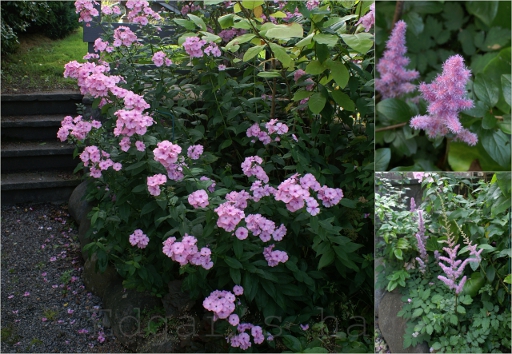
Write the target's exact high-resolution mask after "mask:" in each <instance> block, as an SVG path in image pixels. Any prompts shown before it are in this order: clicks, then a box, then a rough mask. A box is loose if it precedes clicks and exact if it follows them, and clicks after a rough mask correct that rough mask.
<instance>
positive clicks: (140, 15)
mask: <svg viewBox="0 0 512 354" xmlns="http://www.w3.org/2000/svg"><path fill="white" fill-rule="evenodd" d="M125 6H126V8H127V9H130V11H129V12H128V14H127V15H126V17H127V18H128V20H129V21H130V22H133V23H138V24H140V25H142V26H145V25H147V24H148V23H149V18H152V19H154V20H156V21H159V20H161V19H162V18H161V16H160V15H159V14H158V13H157V12H155V11H153V10H152V9H151V7H150V5H149V3H148V2H147V1H145V0H128V1H127V2H126V5H125Z"/></svg>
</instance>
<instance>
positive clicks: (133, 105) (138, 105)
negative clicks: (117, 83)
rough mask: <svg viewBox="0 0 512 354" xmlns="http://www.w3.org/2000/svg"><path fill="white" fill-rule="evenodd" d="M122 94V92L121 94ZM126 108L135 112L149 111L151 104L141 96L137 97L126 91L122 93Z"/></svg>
mask: <svg viewBox="0 0 512 354" xmlns="http://www.w3.org/2000/svg"><path fill="white" fill-rule="evenodd" d="M119 93H120V92H119ZM122 97H123V102H124V107H125V108H126V109H133V110H135V111H139V112H142V111H143V110H145V109H148V108H149V107H150V106H149V103H147V102H146V100H145V99H144V97H142V96H141V95H137V94H135V93H133V92H132V91H128V90H126V91H125V92H123V93H122Z"/></svg>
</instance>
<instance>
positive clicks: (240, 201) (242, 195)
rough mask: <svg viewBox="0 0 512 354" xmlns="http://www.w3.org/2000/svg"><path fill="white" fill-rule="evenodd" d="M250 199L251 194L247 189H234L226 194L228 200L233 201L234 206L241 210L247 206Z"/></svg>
mask: <svg viewBox="0 0 512 354" xmlns="http://www.w3.org/2000/svg"><path fill="white" fill-rule="evenodd" d="M249 199H251V195H250V194H249V193H248V192H246V191H240V192H236V191H232V192H229V193H228V194H226V200H227V201H230V202H233V206H234V207H235V208H238V209H241V210H244V209H245V208H247V201H248V200H249Z"/></svg>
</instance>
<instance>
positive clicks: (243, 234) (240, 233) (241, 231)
mask: <svg viewBox="0 0 512 354" xmlns="http://www.w3.org/2000/svg"><path fill="white" fill-rule="evenodd" d="M235 236H236V238H237V239H239V240H245V239H246V238H247V236H249V231H248V230H247V229H246V228H245V227H243V226H241V227H239V228H238V229H236V231H235Z"/></svg>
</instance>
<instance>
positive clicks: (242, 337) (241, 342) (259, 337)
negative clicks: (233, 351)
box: [227, 323, 265, 350]
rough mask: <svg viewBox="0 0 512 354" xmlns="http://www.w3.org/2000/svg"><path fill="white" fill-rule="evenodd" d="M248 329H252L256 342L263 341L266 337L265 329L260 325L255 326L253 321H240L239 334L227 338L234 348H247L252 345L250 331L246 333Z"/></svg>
mask: <svg viewBox="0 0 512 354" xmlns="http://www.w3.org/2000/svg"><path fill="white" fill-rule="evenodd" d="M247 330H250V331H251V335H252V337H253V340H254V343H256V344H261V343H263V341H264V340H265V337H264V336H263V329H262V328H261V327H260V326H255V325H253V324H252V323H240V324H239V325H238V327H237V331H238V333H239V334H236V335H232V336H230V337H228V338H227V339H228V342H229V343H230V345H231V346H232V347H233V348H240V349H242V350H247V349H248V348H249V347H250V346H251V337H250V336H249V334H248V333H245V331H247Z"/></svg>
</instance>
